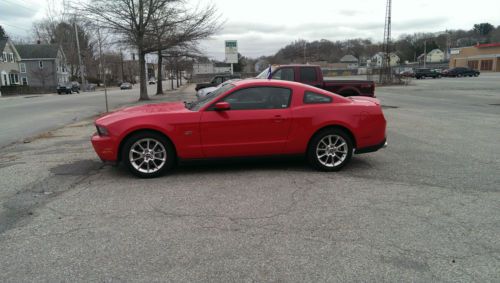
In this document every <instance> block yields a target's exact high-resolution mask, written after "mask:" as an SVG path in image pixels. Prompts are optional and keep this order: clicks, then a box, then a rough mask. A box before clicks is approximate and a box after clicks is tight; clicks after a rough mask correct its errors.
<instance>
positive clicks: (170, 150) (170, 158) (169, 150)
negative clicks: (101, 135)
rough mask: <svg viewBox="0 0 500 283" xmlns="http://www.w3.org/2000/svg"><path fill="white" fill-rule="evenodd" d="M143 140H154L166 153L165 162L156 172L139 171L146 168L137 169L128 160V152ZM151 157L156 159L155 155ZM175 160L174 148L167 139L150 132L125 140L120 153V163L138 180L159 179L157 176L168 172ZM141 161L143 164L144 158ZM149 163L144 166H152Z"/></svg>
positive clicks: (137, 134)
mask: <svg viewBox="0 0 500 283" xmlns="http://www.w3.org/2000/svg"><path fill="white" fill-rule="evenodd" d="M145 139H149V140H154V141H156V142H158V143H160V144H161V145H162V146H163V148H164V149H165V151H166V156H165V159H166V160H165V161H164V163H163V165H162V166H161V167H160V166H157V167H160V168H159V169H158V170H157V171H154V172H150V173H147V172H144V171H140V170H141V169H142V170H145V169H146V168H142V167H141V168H140V169H137V168H136V167H135V166H134V165H133V164H132V161H131V160H130V156H131V153H130V151H131V150H132V147H133V146H134V145H136V143H138V142H139V141H142V140H145ZM160 150H161V148H160ZM133 154H135V153H133ZM153 156H154V157H156V156H157V155H156V154H154V155H153ZM176 159H177V155H176V152H175V148H174V145H173V144H172V142H171V141H170V140H169V139H167V138H166V137H165V136H163V135H161V134H159V133H157V132H152V131H143V132H138V133H136V134H133V135H132V136H130V137H129V138H127V140H126V141H125V143H124V144H123V147H122V152H121V160H122V162H123V163H124V164H125V166H126V167H127V168H128V170H129V171H130V172H131V173H132V174H134V175H136V176H138V177H140V178H155V177H159V176H162V175H164V174H165V173H166V172H168V171H170V170H171V169H172V168H173V167H174V166H175V164H176ZM143 161H144V162H145V159H144V158H143ZM138 162H139V161H138ZM151 162H155V161H151ZM151 162H149V161H148V162H147V163H145V164H146V165H148V166H149V164H152V163H151ZM154 165H155V166H156V165H157V163H154ZM136 166H137V164H136ZM143 166H144V165H143ZM148 168H149V167H148Z"/></svg>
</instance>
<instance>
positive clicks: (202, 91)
mask: <svg viewBox="0 0 500 283" xmlns="http://www.w3.org/2000/svg"><path fill="white" fill-rule="evenodd" d="M239 80H240V79H234V80H229V81H225V82H223V83H221V84H220V85H218V86H213V87H206V88H202V89H200V90H198V91H197V92H196V97H198V99H202V98H204V97H205V96H207V95H209V94H210V93H211V92H212V91H214V90H216V89H218V88H220V87H223V86H225V85H227V84H230V83H233V82H236V81H239Z"/></svg>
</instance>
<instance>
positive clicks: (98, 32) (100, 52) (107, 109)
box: [97, 28, 109, 113]
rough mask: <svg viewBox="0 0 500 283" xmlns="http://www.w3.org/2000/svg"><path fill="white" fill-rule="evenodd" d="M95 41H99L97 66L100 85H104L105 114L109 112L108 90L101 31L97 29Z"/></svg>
mask: <svg viewBox="0 0 500 283" xmlns="http://www.w3.org/2000/svg"><path fill="white" fill-rule="evenodd" d="M97 39H98V40H99V65H100V70H101V75H102V83H103V84H104V100H105V101H106V113H108V112H109V106H108V88H107V86H106V74H105V68H104V65H103V64H104V62H103V59H102V40H101V31H100V29H99V28H97Z"/></svg>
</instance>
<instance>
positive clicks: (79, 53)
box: [74, 17, 86, 90]
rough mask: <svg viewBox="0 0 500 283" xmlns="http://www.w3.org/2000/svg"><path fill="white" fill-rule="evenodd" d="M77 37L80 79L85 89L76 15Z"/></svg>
mask: <svg viewBox="0 0 500 283" xmlns="http://www.w3.org/2000/svg"><path fill="white" fill-rule="evenodd" d="M74 23H75V38H76V50H77V52H78V69H79V70H80V79H81V80H82V86H83V90H85V89H86V88H85V85H86V84H85V78H84V76H83V65H82V54H81V52H80V40H79V39H78V28H77V26H76V17H75V22H74Z"/></svg>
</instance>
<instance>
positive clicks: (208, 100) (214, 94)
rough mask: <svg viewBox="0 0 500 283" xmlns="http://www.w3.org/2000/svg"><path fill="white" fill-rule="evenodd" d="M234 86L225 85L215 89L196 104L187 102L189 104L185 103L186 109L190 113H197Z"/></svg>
mask: <svg viewBox="0 0 500 283" xmlns="http://www.w3.org/2000/svg"><path fill="white" fill-rule="evenodd" d="M234 87H235V85H233V84H226V85H223V86H221V87H219V88H217V89H215V90H214V91H212V92H211V93H209V94H208V95H207V96H205V97H204V98H202V99H200V100H198V101H196V102H189V103H186V107H187V108H188V109H189V110H192V111H198V110H200V109H201V108H202V107H203V106H205V105H207V104H209V103H211V102H212V101H213V100H214V99H216V98H217V97H218V96H220V95H221V94H223V93H225V92H226V91H228V90H231V89H232V88H234Z"/></svg>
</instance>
